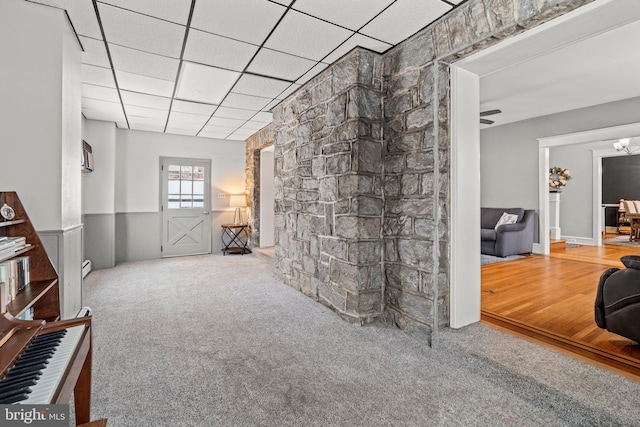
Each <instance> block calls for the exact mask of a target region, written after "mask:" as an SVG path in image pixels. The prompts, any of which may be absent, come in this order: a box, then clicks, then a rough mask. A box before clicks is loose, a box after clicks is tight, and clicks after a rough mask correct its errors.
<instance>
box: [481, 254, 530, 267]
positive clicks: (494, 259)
mask: <svg viewBox="0 0 640 427" xmlns="http://www.w3.org/2000/svg"><path fill="white" fill-rule="evenodd" d="M523 258H525V256H524V255H509V256H506V257H504V258H503V257H499V256H493V255H485V254H480V265H489V264H496V263H498V262H507V261H515V260H518V259H523Z"/></svg>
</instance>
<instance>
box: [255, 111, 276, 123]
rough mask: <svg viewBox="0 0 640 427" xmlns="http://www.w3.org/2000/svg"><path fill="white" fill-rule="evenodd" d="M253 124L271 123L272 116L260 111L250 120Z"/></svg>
mask: <svg viewBox="0 0 640 427" xmlns="http://www.w3.org/2000/svg"><path fill="white" fill-rule="evenodd" d="M251 120H252V121H254V122H263V123H271V122H272V121H273V114H271V113H268V112H266V111H260V112H259V113H257V114H256V115H255V116H253V117H252V118H251Z"/></svg>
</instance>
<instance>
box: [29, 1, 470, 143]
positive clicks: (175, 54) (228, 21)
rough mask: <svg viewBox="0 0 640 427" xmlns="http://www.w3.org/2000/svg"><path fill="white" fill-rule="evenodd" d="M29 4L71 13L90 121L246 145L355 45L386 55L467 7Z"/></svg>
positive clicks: (274, 3)
mask: <svg viewBox="0 0 640 427" xmlns="http://www.w3.org/2000/svg"><path fill="white" fill-rule="evenodd" d="M25 1H31V2H33V3H40V4H45V5H48V6H52V7H56V8H59V9H63V10H65V11H66V13H67V15H68V17H69V20H70V21H71V23H72V26H73V28H74V30H75V31H76V33H77V36H78V39H79V40H80V42H81V44H82V46H83V49H84V52H83V55H82V60H83V66H82V112H83V115H84V116H85V117H86V118H87V119H93V120H104V121H113V122H115V123H116V125H117V126H118V127H120V128H128V129H135V130H145V131H153V132H164V133H174V134H183V135H191V136H201V137H209V138H218V139H229V140H244V139H246V138H247V137H248V136H250V135H252V134H253V133H255V132H256V131H257V130H259V129H260V128H262V127H264V126H265V125H267V124H268V123H269V122H271V120H272V116H271V113H270V109H271V108H272V107H273V106H275V105H276V104H277V103H279V102H280V101H281V100H282V99H284V98H286V96H288V95H289V94H291V93H293V92H294V91H295V90H296V89H298V88H299V87H300V86H301V85H303V84H304V83H306V82H307V81H309V80H310V79H311V78H313V77H314V76H315V75H317V74H318V73H319V72H321V71H322V70H324V69H325V68H326V67H328V66H329V65H330V64H331V63H333V62H334V61H336V60H337V59H339V58H340V57H341V56H342V55H344V54H345V53H347V52H348V51H350V50H351V49H352V48H354V47H355V46H362V47H365V48H368V49H371V50H373V51H376V52H379V53H382V52H385V51H386V50H388V49H389V48H391V47H392V46H394V45H396V44H398V43H399V42H401V41H403V40H405V39H406V38H408V37H410V36H411V35H413V34H415V33H416V32H417V31H419V30H420V29H422V28H424V27H425V26H426V25H428V24H429V23H431V22H433V21H434V20H436V19H438V18H440V16H442V15H443V14H446V13H448V12H449V11H451V10H452V9H453V8H455V7H457V6H459V5H460V4H462V3H464V1H466V0H458V1H455V0H349V1H345V0H323V1H321V2H320V1H317V0H234V1H233V2H231V1H228V0H82V1H79V0H25Z"/></svg>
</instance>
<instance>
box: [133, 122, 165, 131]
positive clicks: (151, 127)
mask: <svg viewBox="0 0 640 427" xmlns="http://www.w3.org/2000/svg"><path fill="white" fill-rule="evenodd" d="M129 127H130V128H131V129H133V130H144V131H147V132H160V133H162V132H164V125H161V124H148V123H141V122H137V121H131V120H129Z"/></svg>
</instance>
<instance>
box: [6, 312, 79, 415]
mask: <svg viewBox="0 0 640 427" xmlns="http://www.w3.org/2000/svg"><path fill="white" fill-rule="evenodd" d="M91 353H92V348H91V317H90V316H87V317H80V318H76V319H71V320H62V321H56V322H49V323H47V322H45V321H41V320H32V321H24V320H18V319H16V318H13V317H12V316H11V315H9V314H7V313H5V314H4V315H0V403H7V404H59V403H69V401H70V399H71V393H73V397H74V404H75V405H74V408H75V414H76V424H77V425H79V424H83V423H87V422H89V421H90V410H91V408H90V406H91Z"/></svg>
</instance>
